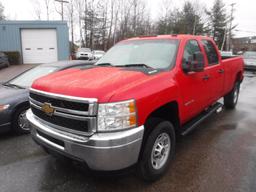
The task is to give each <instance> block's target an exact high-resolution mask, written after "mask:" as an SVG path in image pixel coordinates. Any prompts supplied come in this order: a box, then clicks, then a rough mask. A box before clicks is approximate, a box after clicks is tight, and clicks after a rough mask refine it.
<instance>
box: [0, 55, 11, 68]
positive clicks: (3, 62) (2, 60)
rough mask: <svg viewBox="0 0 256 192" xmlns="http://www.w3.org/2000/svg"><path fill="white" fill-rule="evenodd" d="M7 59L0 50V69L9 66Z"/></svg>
mask: <svg viewBox="0 0 256 192" xmlns="http://www.w3.org/2000/svg"><path fill="white" fill-rule="evenodd" d="M9 65H10V64H9V61H8V57H7V55H5V54H4V53H3V52H0V69H1V68H3V67H9Z"/></svg>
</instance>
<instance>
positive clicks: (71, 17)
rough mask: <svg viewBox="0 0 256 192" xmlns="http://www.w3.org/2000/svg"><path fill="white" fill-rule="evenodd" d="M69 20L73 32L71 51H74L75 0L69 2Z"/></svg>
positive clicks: (71, 32)
mask: <svg viewBox="0 0 256 192" xmlns="http://www.w3.org/2000/svg"><path fill="white" fill-rule="evenodd" d="M67 9H68V20H69V26H70V34H71V51H72V52H74V22H75V21H74V19H75V11H74V10H75V4H74V0H70V1H69V4H68V7H67Z"/></svg>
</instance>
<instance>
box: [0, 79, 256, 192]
mask: <svg viewBox="0 0 256 192" xmlns="http://www.w3.org/2000/svg"><path fill="white" fill-rule="evenodd" d="M255 100H256V76H255V75H253V74H252V75H247V77H246V78H245V80H244V82H243V85H242V87H241V94H240V99H239V103H238V106H237V108H236V110H233V111H227V110H224V111H222V112H221V113H219V114H215V115H213V116H212V117H210V118H209V119H208V120H207V121H205V122H204V123H202V124H201V125H200V126H199V127H198V128H197V129H196V130H195V131H194V132H193V133H191V134H190V135H188V136H185V137H181V138H180V139H179V140H178V143H177V151H176V158H175V160H174V161H173V163H172V165H171V167H170V168H169V170H168V172H167V174H166V175H165V176H164V177H163V178H162V179H160V180H159V181H157V182H155V183H152V184H148V183H145V182H143V181H141V180H140V179H139V178H138V177H137V176H136V174H135V173H134V172H129V173H127V174H125V175H122V176H114V175H111V174H109V175H107V176H106V175H105V174H104V175H105V176H102V175H103V173H98V174H97V176H95V174H92V173H91V172H88V171H86V170H84V169H81V167H80V166H78V165H74V164H71V163H69V164H63V163H60V162H59V161H56V160H55V159H54V158H53V157H52V156H49V155H48V154H46V153H45V152H44V151H43V150H42V149H41V148H40V147H38V146H37V145H36V144H35V143H34V142H33V141H32V139H31V137H30V136H29V135H23V136H19V137H17V136H13V135H10V134H5V135H1V136H0V184H1V189H0V191H1V192H12V191H33V192H36V191H42V192H47V191H49V192H52V191H54V192H58V191H59V192H64V191H72V192H79V191H86V192H90V191H99V192H101V191H104V192H110V191H115V192H119V191H120V192H128V191H132V192H134V191H147V192H161V191H162V192H172V191H173V192H255V191H256V182H255V181H256V119H255V112H256V102H255ZM102 161H104V159H102ZM100 175H101V177H100Z"/></svg>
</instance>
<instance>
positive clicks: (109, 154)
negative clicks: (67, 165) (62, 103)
mask: <svg viewBox="0 0 256 192" xmlns="http://www.w3.org/2000/svg"><path fill="white" fill-rule="evenodd" d="M27 119H28V121H29V122H30V124H31V134H32V137H33V139H34V140H35V141H36V142H37V143H38V144H40V145H42V146H44V147H46V148H50V149H53V150H55V151H57V152H59V153H61V154H63V155H66V156H68V157H71V158H74V159H78V160H80V161H84V162H85V163H86V164H87V165H88V167H89V168H91V169H93V170H101V171H114V170H120V169H124V168H127V167H129V166H131V165H133V164H135V163H136V162H137V161H138V158H139V153H140V149H141V144H142V138H143V133H144V126H140V127H137V128H134V129H131V130H127V131H122V132H115V133H95V134H94V135H92V136H90V137H85V136H78V135H73V134H70V133H65V132H63V131H60V130H57V129H55V128H54V127H52V126H51V125H49V124H48V123H47V122H44V121H42V120H40V119H38V118H37V117H36V116H34V115H33V113H32V111H31V110H29V111H28V112H27ZM54 141H56V142H54ZM60 143H62V144H60Z"/></svg>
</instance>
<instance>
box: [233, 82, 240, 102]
mask: <svg viewBox="0 0 256 192" xmlns="http://www.w3.org/2000/svg"><path fill="white" fill-rule="evenodd" d="M238 95H239V89H238V85H236V86H235V90H234V103H235V104H236V103H237V101H238Z"/></svg>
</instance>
